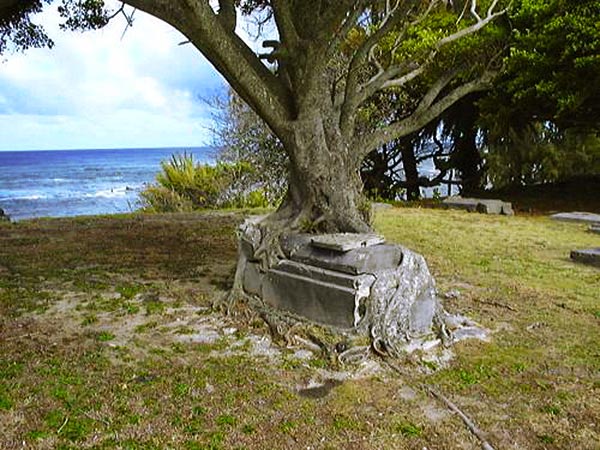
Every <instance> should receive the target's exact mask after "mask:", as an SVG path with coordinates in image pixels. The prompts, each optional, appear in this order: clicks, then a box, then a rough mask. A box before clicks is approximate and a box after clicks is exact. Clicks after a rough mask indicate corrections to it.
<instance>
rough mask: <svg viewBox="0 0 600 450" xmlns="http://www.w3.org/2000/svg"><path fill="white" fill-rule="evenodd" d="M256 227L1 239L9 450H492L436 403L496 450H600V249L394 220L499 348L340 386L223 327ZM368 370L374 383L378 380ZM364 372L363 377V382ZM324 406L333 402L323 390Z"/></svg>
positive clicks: (318, 366)
mask: <svg viewBox="0 0 600 450" xmlns="http://www.w3.org/2000/svg"><path fill="white" fill-rule="evenodd" d="M241 219H242V215H241V214H210V215H206V214H204V215H196V214H188V215H165V216H137V215H136V216H123V217H104V218H102V217H90V218H77V219H52V220H40V221H28V222H21V223H18V224H10V225H0V421H1V422H2V426H1V427H0V448H2V449H12V448H15V449H16V448H23V443H25V445H26V447H27V448H39V449H46V448H53V449H54V448H57V449H58V448H62V449H71V448H72V449H79V448H98V449H102V448H106V449H113V448H120V449H163V448H173V449H237V448H239V449H241V448H247V449H264V448H281V449H295V448H302V449H307V448H313V449H338V448H344V449H373V448H377V449H398V448H400V449H402V448H406V449H413V448H414V449H422V448H424V447H427V448H428V449H455V448H456V449H471V448H472V449H476V448H480V445H479V443H478V441H477V440H476V439H475V438H474V437H473V436H472V435H471V434H470V433H469V432H468V431H467V430H466V428H465V427H464V425H463V424H462V422H461V421H460V420H459V419H458V418H457V417H456V416H454V415H453V414H452V413H451V412H450V411H449V410H448V409H447V408H446V407H445V406H444V405H443V404H442V403H439V402H438V401H436V400H435V399H433V398H431V397H429V395H428V394H427V393H426V391H425V390H423V389H422V388H421V386H423V385H431V386H434V387H435V388H436V389H438V390H440V391H442V392H443V393H444V394H445V395H446V396H447V397H449V398H451V399H452V400H453V401H454V402H455V403H457V404H458V405H459V406H460V407H461V408H462V409H463V411H465V412H466V413H467V414H469V416H470V417H471V418H472V419H473V420H474V421H475V422H477V424H478V425H479V426H480V428H482V429H483V430H484V431H485V432H487V433H488V439H489V441H490V442H491V443H492V444H493V445H494V446H495V447H496V448H497V449H500V448H523V449H535V448H539V449H543V448H548V449H552V448H577V449H586V448H589V449H596V448H598V447H599V446H600V444H599V443H600V430H599V429H598V426H599V425H598V424H599V423H600V400H599V398H600V395H598V394H599V391H600V379H599V373H600V353H599V352H600V350H599V349H600V333H599V332H598V331H599V326H600V303H599V296H600V294H599V292H600V271H599V270H598V269H594V268H590V267H585V266H580V265H576V264H573V263H571V262H570V261H569V260H568V252H569V250H570V249H572V248H574V247H585V246H598V236H593V235H590V234H588V233H586V232H585V231H584V227H583V226H580V225H574V224H561V223H552V222H550V221H548V220H546V219H543V218H519V217H515V218H503V217H491V216H482V215H477V214H468V213H462V212H455V211H437V210H419V209H393V210H388V211H385V212H383V213H380V215H379V216H378V217H377V219H376V227H377V229H378V230H379V231H380V232H382V233H383V234H385V235H386V237H387V238H388V239H390V240H393V241H396V242H400V243H402V244H404V245H407V246H409V247H412V248H414V249H415V250H418V251H420V252H422V253H423V254H424V255H425V256H426V258H427V260H428V261H429V263H430V265H431V268H432V272H433V273H434V274H435V276H436V277H437V279H438V284H439V288H440V291H441V292H442V293H447V292H449V291H460V293H461V295H460V296H458V297H456V298H455V297H454V296H452V297H453V298H451V299H448V300H445V305H446V307H447V308H448V309H449V310H451V311H460V312H461V313H465V314H467V315H470V316H471V317H473V318H476V319H477V320H479V321H480V322H481V323H483V324H484V325H485V326H487V327H489V328H490V329H492V330H494V331H495V333H494V336H493V340H492V342H491V343H479V342H469V343H463V344H460V345H457V346H455V347H454V348H453V352H454V353H455V357H454V359H453V360H452V361H451V363H450V364H449V365H448V366H447V367H433V365H432V364H425V363H422V362H419V360H418V358H407V359H406V361H402V362H401V367H402V370H401V372H402V374H398V373H396V372H393V371H390V370H388V369H386V368H385V367H382V366H381V365H380V364H379V362H378V361H376V360H374V361H372V362H371V363H370V365H366V366H363V367H361V368H353V369H352V371H351V372H350V373H349V374H345V377H346V379H345V381H344V382H343V383H341V384H339V385H338V383H332V384H331V389H323V390H320V391H318V393H319V395H311V396H306V395H302V391H301V388H304V387H307V386H308V387H310V386H313V385H317V386H318V385H319V383H322V382H325V384H326V385H327V383H326V381H327V379H329V378H331V377H339V376H342V375H344V374H341V373H340V372H339V371H338V372H335V371H331V370H327V369H326V368H324V367H325V366H326V361H324V360H323V357H322V355H319V354H306V352H304V353H303V352H298V350H299V349H298V348H286V347H285V346H277V345H274V344H272V343H271V341H270V338H269V336H268V333H267V331H266V329H265V327H264V326H263V324H262V323H261V322H259V321H250V322H248V321H242V320H241V319H240V320H238V319H236V318H231V317H229V318H226V317H223V316H221V315H219V314H217V313H214V312H212V311H211V310H210V308H209V305H210V303H211V301H212V300H213V299H214V298H215V296H216V295H221V294H222V293H223V292H224V289H227V287H228V286H229V283H230V282H231V276H232V271H233V269H234V265H235V254H236V250H235V236H234V229H235V226H236V224H237V223H239V221H240V220H241ZM359 370H362V371H363V372H362V373H361V372H360V371H359ZM357 371H358V372H357ZM315 392H317V391H315Z"/></svg>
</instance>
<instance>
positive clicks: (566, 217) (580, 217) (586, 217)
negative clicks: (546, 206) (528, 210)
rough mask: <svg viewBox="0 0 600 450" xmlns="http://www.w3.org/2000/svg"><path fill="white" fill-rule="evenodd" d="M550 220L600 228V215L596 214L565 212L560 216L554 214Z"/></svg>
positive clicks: (559, 214)
mask: <svg viewBox="0 0 600 450" xmlns="http://www.w3.org/2000/svg"><path fill="white" fill-rule="evenodd" d="M550 218H551V219H554V220H560V221H563V222H583V223H591V224H593V225H598V226H600V214H594V213H590V212H582V211H573V212H563V213H558V214H552V215H551V216H550Z"/></svg>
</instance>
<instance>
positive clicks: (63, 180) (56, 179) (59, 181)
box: [52, 178, 71, 183]
mask: <svg viewBox="0 0 600 450" xmlns="http://www.w3.org/2000/svg"><path fill="white" fill-rule="evenodd" d="M52 181H54V182H55V183H66V182H67V181H71V180H69V179H67V178H52Z"/></svg>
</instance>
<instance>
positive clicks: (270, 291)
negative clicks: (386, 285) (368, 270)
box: [262, 260, 375, 328]
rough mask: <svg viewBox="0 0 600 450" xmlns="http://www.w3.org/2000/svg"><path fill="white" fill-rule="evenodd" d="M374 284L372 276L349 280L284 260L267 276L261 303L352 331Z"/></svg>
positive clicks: (349, 277) (360, 317)
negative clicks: (362, 304) (362, 303)
mask: <svg viewBox="0 0 600 450" xmlns="http://www.w3.org/2000/svg"><path fill="white" fill-rule="evenodd" d="M374 281H375V277H374V276H372V275H357V276H350V275H347V274H343V273H339V272H334V271H328V270H325V269H321V268H316V267H311V266H308V265H306V264H301V263H295V262H293V261H285V260H284V261H282V262H281V263H280V264H279V265H277V266H276V267H275V268H273V269H270V270H269V271H268V272H267V273H266V274H265V276H264V278H263V282H262V299H263V300H264V301H265V302H266V303H268V304H269V305H271V306H273V307H275V308H279V309H282V310H285V311H289V312H292V313H294V314H298V315H301V316H303V317H306V318H308V319H310V320H314V321H315V322H320V323H324V324H328V325H333V326H337V327H341V328H352V327H354V326H356V325H357V324H358V322H360V320H361V319H362V317H363V316H364V306H363V307H361V301H364V299H365V298H366V297H367V296H368V293H369V288H370V286H371V284H373V282H374Z"/></svg>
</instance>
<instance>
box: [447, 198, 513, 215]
mask: <svg viewBox="0 0 600 450" xmlns="http://www.w3.org/2000/svg"><path fill="white" fill-rule="evenodd" d="M442 203H443V204H444V205H446V206H447V207H448V208H454V209H464V210H466V211H470V212H480V213H484V214H503V215H505V216H512V215H514V214H515V213H514V211H513V209H512V204H511V203H510V202H504V201H502V200H496V199H486V198H469V197H459V196H456V197H448V198H445V199H444V200H443V201H442Z"/></svg>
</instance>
